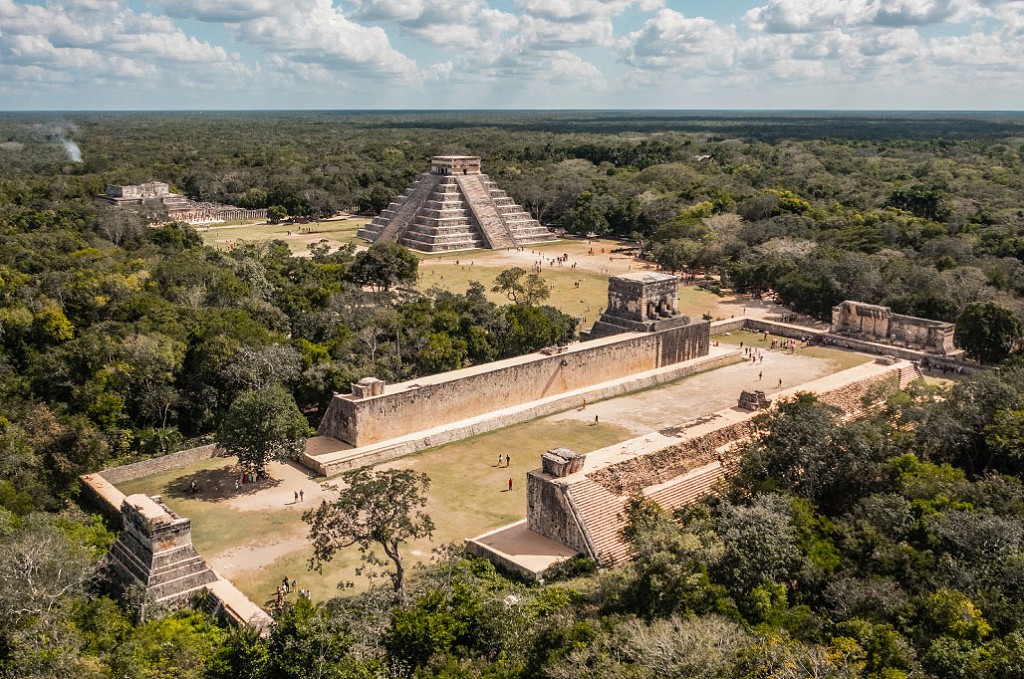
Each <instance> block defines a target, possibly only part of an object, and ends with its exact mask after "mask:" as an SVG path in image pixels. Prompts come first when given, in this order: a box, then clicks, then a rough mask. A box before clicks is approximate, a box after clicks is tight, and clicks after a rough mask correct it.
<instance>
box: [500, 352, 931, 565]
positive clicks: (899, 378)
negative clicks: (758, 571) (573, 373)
mask: <svg viewBox="0 0 1024 679" xmlns="http://www.w3.org/2000/svg"><path fill="white" fill-rule="evenodd" d="M919 377H920V372H919V371H918V370H917V369H916V368H915V367H914V366H913V365H912V364H911V363H909V362H906V361H896V362H893V361H880V362H876V363H873V364H865V365H862V366H857V367H855V368H850V369H848V370H846V371H843V372H841V373H838V374H836V375H830V376H828V377H824V378H821V379H819V380H815V381H813V382H809V383H806V384H802V385H799V386H797V387H793V388H792V389H789V390H786V391H785V392H781V394H780V395H781V396H782V397H791V396H793V395H795V394H796V393H798V392H801V391H810V392H812V393H815V394H817V395H818V398H819V399H820V400H821V401H822V402H823V403H826V404H828V405H832V406H835V407H837V408H839V409H840V410H842V411H843V413H844V419H850V418H855V417H858V416H860V415H862V414H863V412H864V410H865V407H866V404H865V402H864V399H865V397H866V396H869V395H871V394H872V393H873V387H874V386H875V385H877V384H879V383H880V382H887V383H889V385H890V387H891V388H894V389H895V388H904V387H906V385H907V384H908V383H909V382H910V381H912V380H914V379H917V378H919ZM755 417H756V412H751V411H742V410H739V409H736V408H730V409H728V410H723V411H719V412H718V413H715V415H714V416H713V417H711V418H706V419H704V420H702V421H700V422H698V423H696V424H694V425H693V426H692V427H689V428H687V429H686V430H685V431H683V432H680V433H677V434H674V435H671V436H669V435H665V434H662V433H652V434H647V435H644V436H642V437H639V438H636V439H632V440H630V441H625V442H623V443H618V444H615V445H613V446H609V447H607V448H602V449H601V450H597V451H594V452H591V453H589V454H587V455H586V456H584V457H583V458H582V464H579V462H578V459H579V458H577V457H576V456H574V455H572V453H571V451H567V450H565V449H555V450H553V451H548V452H547V453H545V454H544V456H543V457H542V467H541V468H540V469H535V470H533V471H531V472H530V473H529V474H528V476H527V528H528V530H529V531H531V532H532V533H536V534H539V535H541V536H543V537H546V538H548V539H550V540H553V541H555V542H557V543H559V544H561V545H564V546H566V547H568V548H570V549H572V550H574V551H576V552H578V553H581V554H585V555H587V556H590V557H592V558H594V559H597V560H598V561H599V562H600V563H602V564H605V565H608V564H613V563H617V562H619V561H622V560H625V559H628V558H629V549H628V545H627V544H626V543H625V541H624V540H623V538H622V534H621V531H622V529H623V527H624V526H625V520H626V519H625V517H624V516H623V511H622V510H623V508H624V507H625V504H626V502H627V501H628V499H629V498H630V497H634V496H637V495H643V496H645V497H648V498H650V499H651V500H654V501H655V502H657V503H658V504H659V505H661V506H662V507H663V508H664V509H666V510H673V509H675V508H677V507H680V506H683V505H685V504H690V503H692V502H695V501H696V500H698V499H699V498H700V497H702V496H704V495H707V494H708V493H710V492H712V491H713V489H714V487H715V484H716V483H718V482H719V481H720V480H721V479H723V478H724V477H725V476H727V475H728V474H729V473H731V470H732V469H733V467H734V465H735V464H736V462H737V457H736V455H737V453H736V449H735V446H736V444H737V443H738V442H740V441H743V440H744V439H746V438H748V437H749V436H750V435H751V433H752V431H753V427H754V424H753V423H754V418H755ZM569 462H572V465H571V466H569V465H568V464H567V463H569ZM484 551H486V550H484ZM485 555H486V554H485Z"/></svg>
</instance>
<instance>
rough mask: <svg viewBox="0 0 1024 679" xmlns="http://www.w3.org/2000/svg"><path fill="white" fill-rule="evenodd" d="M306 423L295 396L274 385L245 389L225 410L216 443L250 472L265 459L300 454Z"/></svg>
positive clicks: (258, 467)
mask: <svg viewBox="0 0 1024 679" xmlns="http://www.w3.org/2000/svg"><path fill="white" fill-rule="evenodd" d="M308 433H309V423H308V422H306V418H305V417H303V416H302V413H300V412H299V408H298V406H297V405H295V399H294V398H292V395H291V394H290V393H288V392H287V391H286V390H285V388H284V387H282V386H281V385H279V384H274V385H271V386H269V387H266V388H264V389H260V390H258V391H256V390H252V391H244V392H242V393H241V394H239V395H238V398H236V399H235V400H234V401H233V402H232V403H231V407H230V408H229V409H228V414H227V415H226V416H225V417H224V421H223V422H222V423H221V425H220V429H219V431H218V432H217V443H218V444H219V445H220V446H221V447H222V448H224V450H226V451H228V453H229V454H231V455H236V456H238V462H239V463H240V464H241V465H242V466H243V467H244V468H246V469H248V470H250V471H256V470H260V469H263V468H264V467H265V466H266V464H267V462H269V461H270V460H272V459H279V458H284V457H290V456H298V455H300V454H302V451H303V450H304V449H305V445H306V435H307V434H308Z"/></svg>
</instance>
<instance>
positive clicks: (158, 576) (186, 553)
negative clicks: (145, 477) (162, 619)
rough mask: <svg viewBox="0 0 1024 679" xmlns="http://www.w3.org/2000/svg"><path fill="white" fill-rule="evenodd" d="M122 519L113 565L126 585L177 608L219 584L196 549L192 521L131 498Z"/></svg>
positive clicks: (155, 500)
mask: <svg viewBox="0 0 1024 679" xmlns="http://www.w3.org/2000/svg"><path fill="white" fill-rule="evenodd" d="M121 517H122V523H123V524H124V529H123V530H122V531H121V535H120V536H119V537H118V538H117V541H116V542H115V543H114V547H113V548H112V549H111V550H110V557H109V563H110V565H111V566H112V569H113V570H114V572H115V573H116V574H117V575H118V579H119V581H120V583H121V584H122V585H123V586H130V585H133V584H137V585H141V586H142V587H144V588H145V590H146V593H147V594H148V595H149V596H150V597H152V600H153V602H154V603H156V604H157V605H161V606H167V607H172V608H173V607H176V606H180V605H182V604H185V603H187V602H188V600H189V598H190V597H191V596H192V595H194V594H198V593H200V592H201V591H202V590H203V588H204V587H205V586H206V585H208V584H210V583H212V582H214V581H215V580H217V575H216V574H215V573H214V572H213V570H212V569H211V568H210V567H209V566H208V565H207V564H206V561H204V560H203V558H202V557H201V556H199V554H198V553H197V552H196V550H195V548H194V547H193V546H192V522H191V521H189V520H188V519H183V518H181V517H179V516H177V515H176V514H175V513H174V512H172V511H171V510H169V509H168V508H167V507H166V506H164V504H163V503H162V502H160V501H159V499H158V498H150V497H147V496H145V495H131V496H129V497H126V498H125V499H124V501H123V503H122V504H121Z"/></svg>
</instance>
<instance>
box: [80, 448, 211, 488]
mask: <svg viewBox="0 0 1024 679" xmlns="http://www.w3.org/2000/svg"><path fill="white" fill-rule="evenodd" d="M217 455H218V452H217V445H216V444H214V443H211V444H209V445H205V446H199V447H198V448H189V449H188V450H179V451H178V452H176V453H170V454H169V455H161V456H160V457H153V458H150V459H148V460H142V461H141V462H133V463H132V464H126V465H124V466H121V467H111V468H110V469H104V470H103V471H101V472H99V475H100V476H102V477H103V478H104V479H106V480H107V481H109V482H110V483H124V482H125V481H131V480H133V479H141V478H142V477H143V476H149V475H151V474H157V473H159V472H165V471H168V470H170V469H177V468H178V467H187V466H188V465H190V464H192V463H194V462H199V461H200V460H208V459H210V458H211V457H217Z"/></svg>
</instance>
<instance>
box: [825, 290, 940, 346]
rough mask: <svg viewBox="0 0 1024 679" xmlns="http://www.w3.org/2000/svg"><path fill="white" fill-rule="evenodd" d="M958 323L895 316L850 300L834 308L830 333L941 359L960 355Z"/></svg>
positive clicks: (876, 307)
mask: <svg viewBox="0 0 1024 679" xmlns="http://www.w3.org/2000/svg"><path fill="white" fill-rule="evenodd" d="M955 329H956V326H955V324H953V323H945V322H942V321H933V320H929V319H926V318H916V317H914V316H903V315H901V314H894V313H893V312H892V309H890V308H889V307H886V306H878V305H877V304H864V303H862V302H854V301H850V300H847V301H845V302H843V303H841V304H839V305H837V306H834V307H832V327H831V329H830V331H831V332H833V333H835V334H838V335H844V336H847V337H853V338H856V339H865V340H868V341H874V342H883V343H886V344H892V345H894V346H900V347H906V348H908V349H914V350H917V351H924V352H928V353H931V354H938V355H940V356H947V355H952V354H957V353H958V351H957V349H956V347H955V346H954V345H953V333H954V331H955Z"/></svg>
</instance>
